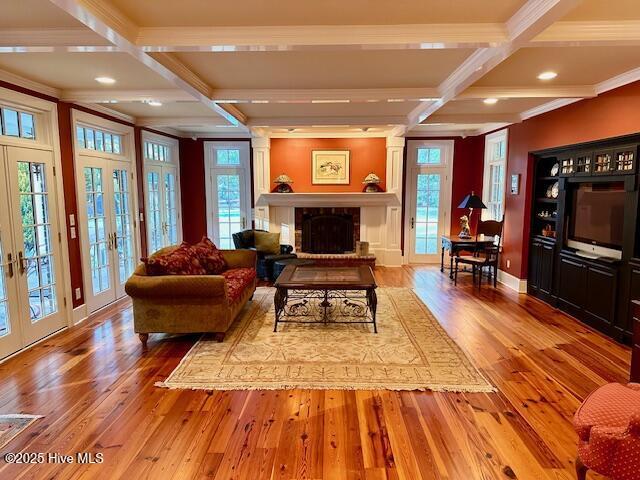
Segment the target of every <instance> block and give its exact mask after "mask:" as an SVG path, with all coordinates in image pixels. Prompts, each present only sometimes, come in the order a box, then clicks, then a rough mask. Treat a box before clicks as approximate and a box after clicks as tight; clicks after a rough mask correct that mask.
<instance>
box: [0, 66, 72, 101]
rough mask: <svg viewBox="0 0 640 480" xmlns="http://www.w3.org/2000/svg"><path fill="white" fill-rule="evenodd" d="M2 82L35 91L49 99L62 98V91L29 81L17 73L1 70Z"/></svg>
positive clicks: (0, 77) (0, 78)
mask: <svg viewBox="0 0 640 480" xmlns="http://www.w3.org/2000/svg"><path fill="white" fill-rule="evenodd" d="M0 80H2V81H3V82H7V83H11V84H13V85H17V86H18V87H22V88H26V89H28V90H33V91H34V92H38V93H42V94H44V95H48V96H49V97H54V98H58V99H59V98H60V94H61V91H60V90H59V89H57V88H54V87H51V86H49V85H45V84H44V83H39V82H36V81H34V80H29V79H28V78H26V77H22V76H20V75H16V74H15V73H11V72H8V71H6V70H1V69H0Z"/></svg>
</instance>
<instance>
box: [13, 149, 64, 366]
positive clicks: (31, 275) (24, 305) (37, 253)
mask: <svg viewBox="0 0 640 480" xmlns="http://www.w3.org/2000/svg"><path fill="white" fill-rule="evenodd" d="M54 177H55V175H54V168H53V154H52V152H51V151H45V150H38V149H31V148H22V147H15V146H6V147H5V146H2V145H0V187H1V188H0V202H2V205H4V208H0V358H3V357H5V356H7V355H10V354H12V353H14V352H16V351H18V350H20V349H21V348H23V347H25V346H27V345H29V344H31V343H34V342H36V341H38V340H40V339H41V338H44V337H46V336H47V335H49V334H51V333H53V332H55V331H57V330H59V329H61V328H63V327H65V326H66V321H65V314H64V300H63V297H64V295H63V293H64V292H63V290H64V287H63V281H62V262H61V245H60V238H61V237H60V230H59V228H58V221H57V218H58V205H57V202H56V186H55V185H56V183H55V179H54Z"/></svg>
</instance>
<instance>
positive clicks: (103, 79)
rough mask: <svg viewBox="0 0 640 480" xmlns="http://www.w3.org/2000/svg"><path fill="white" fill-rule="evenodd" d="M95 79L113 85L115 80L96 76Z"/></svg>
mask: <svg viewBox="0 0 640 480" xmlns="http://www.w3.org/2000/svg"><path fill="white" fill-rule="evenodd" d="M95 81H96V82H98V83H102V84H104V85H113V84H114V83H116V81H115V80H114V79H113V78H111V77H96V78H95Z"/></svg>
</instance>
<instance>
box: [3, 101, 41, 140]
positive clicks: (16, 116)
mask: <svg viewBox="0 0 640 480" xmlns="http://www.w3.org/2000/svg"><path fill="white" fill-rule="evenodd" d="M0 135H6V136H8V137H19V138H26V139H27V140H35V138H36V130H35V117H34V115H33V113H29V112H23V111H20V110H16V109H14V108H8V107H0Z"/></svg>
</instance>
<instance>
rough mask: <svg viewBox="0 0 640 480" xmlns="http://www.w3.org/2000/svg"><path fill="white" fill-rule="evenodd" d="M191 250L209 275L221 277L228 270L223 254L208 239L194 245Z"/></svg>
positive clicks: (203, 238) (204, 238)
mask: <svg viewBox="0 0 640 480" xmlns="http://www.w3.org/2000/svg"><path fill="white" fill-rule="evenodd" d="M191 248H192V249H193V251H194V252H195V255H196V256H197V257H198V260H199V262H200V265H202V267H203V268H204V269H205V270H206V272H207V275H220V274H221V273H222V272H224V271H225V270H226V269H227V262H226V261H225V260H224V257H223V256H222V252H221V251H220V250H218V247H216V246H215V245H214V244H213V242H212V241H211V240H209V239H208V238H207V237H202V240H200V241H199V242H198V243H196V244H194V245H192V246H191Z"/></svg>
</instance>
